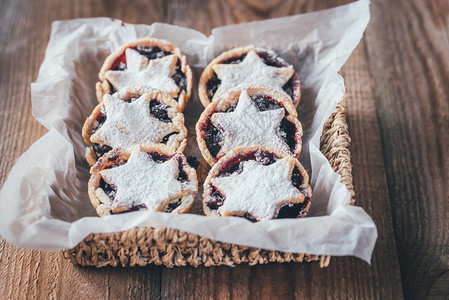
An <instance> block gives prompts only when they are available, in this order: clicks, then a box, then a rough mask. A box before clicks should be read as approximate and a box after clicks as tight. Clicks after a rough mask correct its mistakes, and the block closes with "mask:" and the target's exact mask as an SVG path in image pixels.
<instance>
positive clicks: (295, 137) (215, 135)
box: [202, 95, 301, 157]
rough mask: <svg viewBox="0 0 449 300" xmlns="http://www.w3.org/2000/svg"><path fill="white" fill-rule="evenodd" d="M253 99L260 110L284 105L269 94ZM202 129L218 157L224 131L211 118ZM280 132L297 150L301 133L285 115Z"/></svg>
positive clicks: (215, 155) (207, 144)
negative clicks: (298, 132)
mask: <svg viewBox="0 0 449 300" xmlns="http://www.w3.org/2000/svg"><path fill="white" fill-rule="evenodd" d="M251 99H252V100H253V101H254V104H255V105H256V106H257V108H258V109H259V110H260V111H267V110H273V109H279V108H282V107H283V106H282V105H281V104H280V103H279V102H277V101H275V100H274V99H273V98H271V97H270V96H267V95H256V96H251ZM234 109H235V106H231V107H229V108H228V109H227V110H226V111H225V112H231V111H233V110H234ZM202 130H203V131H204V132H205V135H204V141H205V142H206V147H207V149H208V150H209V153H210V154H211V155H212V156H213V157H217V154H218V152H220V149H221V145H222V143H223V140H224V136H223V133H222V132H221V130H220V129H218V128H217V127H215V126H214V125H213V124H212V123H211V122H210V120H208V121H207V122H206V124H205V125H204V126H203V128H202ZM279 133H280V136H281V138H282V139H284V141H285V142H286V144H287V145H288V147H289V148H290V151H291V152H292V153H294V152H295V147H296V144H297V143H299V142H300V141H301V137H300V136H299V134H296V133H297V131H296V127H295V124H293V123H291V122H289V121H288V120H287V118H286V117H284V118H283V119H282V121H281V124H280V126H279Z"/></svg>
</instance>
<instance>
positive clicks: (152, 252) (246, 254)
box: [62, 97, 354, 268]
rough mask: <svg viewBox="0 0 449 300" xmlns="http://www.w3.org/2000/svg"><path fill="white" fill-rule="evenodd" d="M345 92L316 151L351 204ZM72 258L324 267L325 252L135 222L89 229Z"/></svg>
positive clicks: (88, 262)
mask: <svg viewBox="0 0 449 300" xmlns="http://www.w3.org/2000/svg"><path fill="white" fill-rule="evenodd" d="M346 112H347V108H346V97H344V98H343V99H342V100H341V101H340V103H339V104H338V105H337V107H336V109H335V111H334V113H333V114H332V115H331V116H330V117H329V119H328V120H327V122H326V123H325V125H324V128H323V134H322V136H321V152H323V154H324V155H325V156H326V158H327V159H328V160H329V162H330V163H331V165H332V168H333V169H334V170H335V171H336V172H337V173H338V174H340V175H341V182H342V183H344V184H345V185H346V186H347V187H348V189H349V191H350V193H351V197H352V200H351V202H350V203H349V204H350V205H353V204H354V189H353V185H352V174H351V170H352V165H351V160H350V158H351V154H350V152H349V144H350V141H351V139H350V137H349V134H348V125H347V123H346ZM62 253H63V256H64V257H65V258H66V259H68V260H69V261H70V262H72V263H73V264H78V265H81V266H96V267H104V266H123V267H125V266H145V265H148V264H156V265H165V266H167V267H169V268H172V267H174V266H186V265H191V266H195V267H196V266H199V265H204V266H220V265H226V266H235V265H237V264H240V263H247V264H248V265H250V266H252V265H256V264H266V263H270V262H277V263H283V262H304V261H306V262H311V261H319V263H320V266H321V267H327V266H328V265H329V262H330V256H329V255H313V254H305V253H287V252H280V251H273V250H265V249H258V248H251V247H246V246H241V245H235V244H228V243H222V242H218V241H214V240H210V239H208V238H205V237H202V236H199V235H196V234H192V233H188V232H184V231H181V230H176V229H173V228H168V227H160V228H151V227H135V228H132V229H129V230H126V231H122V232H114V233H99V234H90V235H88V236H87V237H86V238H85V239H84V240H83V241H81V242H80V243H79V244H78V245H77V246H76V247H75V248H73V249H69V250H64V251H62Z"/></svg>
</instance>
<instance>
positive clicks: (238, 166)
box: [206, 149, 310, 222]
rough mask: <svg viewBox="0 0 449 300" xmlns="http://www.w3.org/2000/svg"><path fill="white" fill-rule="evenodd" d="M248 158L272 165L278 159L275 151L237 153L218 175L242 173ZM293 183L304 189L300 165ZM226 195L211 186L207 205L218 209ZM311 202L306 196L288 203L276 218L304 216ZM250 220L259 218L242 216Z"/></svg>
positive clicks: (295, 172)
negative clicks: (299, 201)
mask: <svg viewBox="0 0 449 300" xmlns="http://www.w3.org/2000/svg"><path fill="white" fill-rule="evenodd" d="M248 160H255V161H257V162H259V163H261V164H263V165H270V164H272V163H274V162H275V161H276V160H278V157H276V156H275V155H274V154H273V153H271V152H269V151H264V150H260V149H259V150H253V151H252V152H249V153H246V154H243V153H241V154H240V155H236V156H235V157H233V158H232V159H229V160H228V161H227V162H226V163H225V164H223V165H222V166H221V167H220V170H219V173H218V175H217V176H229V175H231V174H232V173H234V172H237V173H241V172H242V171H243V162H244V161H248ZM291 180H292V184H293V185H294V186H295V187H296V188H297V189H298V190H299V191H301V192H302V191H303V187H302V185H303V184H304V177H303V176H302V175H301V172H300V171H299V169H298V167H295V168H294V169H293V172H292V177H291ZM224 201H226V197H225V196H224V195H223V194H222V193H221V192H220V191H219V190H218V189H217V188H216V187H215V186H211V192H210V196H209V200H208V201H207V202H206V205H207V207H208V208H209V209H210V210H218V208H219V207H220V206H222V205H223V204H224ZM309 202H310V198H309V197H306V199H305V200H304V202H302V203H288V204H285V205H283V206H282V207H281V208H280V210H279V212H278V214H277V216H276V217H275V219H284V218H303V217H305V216H306V215H307V211H306V207H307V206H308V203H309ZM240 217H243V218H246V219H248V220H250V221H251V222H257V221H258V220H257V218H256V217H254V216H253V215H251V214H250V213H245V214H244V215H242V216H240Z"/></svg>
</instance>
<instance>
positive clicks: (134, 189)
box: [100, 147, 196, 211]
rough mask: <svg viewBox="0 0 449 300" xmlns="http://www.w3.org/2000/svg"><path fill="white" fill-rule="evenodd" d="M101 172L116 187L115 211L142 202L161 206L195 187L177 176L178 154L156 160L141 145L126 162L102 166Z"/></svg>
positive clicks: (150, 208)
mask: <svg viewBox="0 0 449 300" xmlns="http://www.w3.org/2000/svg"><path fill="white" fill-rule="evenodd" d="M100 174H101V176H102V177H103V179H104V180H105V181H106V182H107V183H109V184H112V185H114V186H115V187H116V188H117V192H116V195H115V198H114V200H113V202H112V203H111V208H112V211H114V209H118V210H123V208H131V207H132V206H137V205H141V204H145V206H146V207H147V209H148V210H161V209H162V208H164V206H165V205H166V204H167V202H168V201H169V200H171V199H176V198H180V197H182V196H183V195H184V194H188V193H190V191H194V190H195V189H196V187H195V186H194V185H193V184H191V183H190V182H181V181H179V180H177V178H178V174H179V165H178V161H177V159H176V157H175V156H173V157H172V158H171V159H169V160H167V161H165V162H163V163H157V162H155V161H153V160H152V159H151V158H150V156H149V155H148V154H147V153H145V152H144V151H142V149H141V148H140V147H135V148H134V149H133V151H132V153H131V155H130V157H129V159H128V162H127V163H126V164H124V165H121V166H118V167H115V168H111V169H105V170H102V171H100Z"/></svg>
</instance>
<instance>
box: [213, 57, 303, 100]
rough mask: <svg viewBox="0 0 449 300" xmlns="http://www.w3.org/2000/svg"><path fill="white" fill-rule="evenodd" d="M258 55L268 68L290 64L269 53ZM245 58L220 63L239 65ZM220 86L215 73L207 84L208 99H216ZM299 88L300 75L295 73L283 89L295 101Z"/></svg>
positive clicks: (232, 58)
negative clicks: (296, 91)
mask: <svg viewBox="0 0 449 300" xmlns="http://www.w3.org/2000/svg"><path fill="white" fill-rule="evenodd" d="M257 55H258V56H259V57H260V58H261V59H262V61H263V62H264V63H265V64H266V65H267V66H271V67H276V68H282V67H288V66H289V64H288V63H287V62H286V61H284V60H283V59H281V58H280V57H274V56H273V55H271V54H270V53H268V52H265V51H257ZM245 57H246V53H245V54H243V55H240V56H236V57H231V58H228V59H226V60H224V61H222V62H220V64H239V63H241V62H242V61H243V60H244V59H245ZM220 85H221V80H220V79H218V77H217V74H215V72H214V75H213V76H212V78H210V79H209V80H208V81H207V83H206V88H207V97H208V98H209V99H212V98H213V97H214V95H215V93H216V92H217V90H218V88H219V87H220ZM298 86H299V81H298V75H297V74H296V73H295V75H293V76H292V78H290V80H289V81H287V82H286V83H285V84H284V86H283V87H282V89H283V90H284V91H285V92H286V93H287V95H289V96H290V98H292V99H295V98H296V97H297V96H298V95H296V94H295V93H294V91H295V90H296V89H297V88H298Z"/></svg>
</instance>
